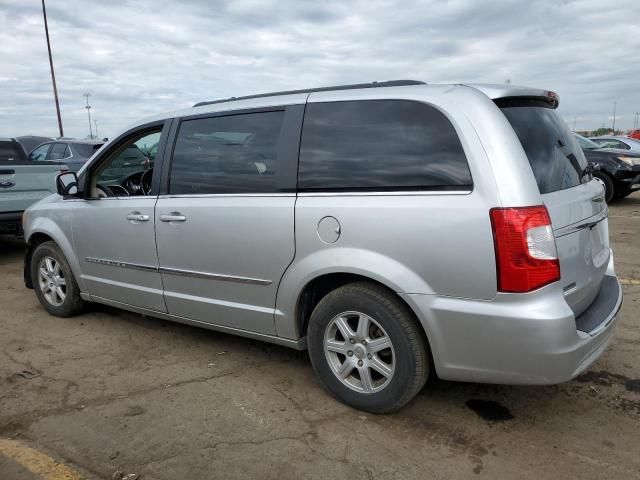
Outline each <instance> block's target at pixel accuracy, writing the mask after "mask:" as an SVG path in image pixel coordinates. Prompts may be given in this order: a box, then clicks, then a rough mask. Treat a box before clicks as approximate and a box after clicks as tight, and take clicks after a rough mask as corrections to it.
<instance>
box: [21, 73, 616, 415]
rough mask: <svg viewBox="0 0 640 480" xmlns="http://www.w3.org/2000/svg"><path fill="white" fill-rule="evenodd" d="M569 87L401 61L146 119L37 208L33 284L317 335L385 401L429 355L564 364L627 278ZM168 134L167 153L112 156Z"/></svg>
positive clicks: (525, 367) (48, 291)
mask: <svg viewBox="0 0 640 480" xmlns="http://www.w3.org/2000/svg"><path fill="white" fill-rule="evenodd" d="M557 105H558V97H557V95H555V94H554V93H553V92H548V91H545V90H539V89H532V88H524V87H514V86H511V85H425V84H422V83H421V82H416V81H394V82H383V83H372V84H361V85H356V86H343V87H334V88H323V89H313V90H303V91H294V92H282V93H274V94H268V95H256V96H251V97H243V98H235V99H229V100H222V101H214V102H205V103H201V104H198V105H196V106H195V107H194V108H192V109H188V110H182V111H178V112H174V113H170V114H166V115H160V116H157V117H153V118H149V119H146V120H144V121H142V122H141V123H140V124H139V125H138V126H135V127H133V128H130V129H128V130H127V131H125V132H123V133H122V134H121V135H119V136H118V137H117V138H116V139H115V140H113V141H111V142H110V143H109V144H107V145H106V146H105V147H104V148H103V149H102V151H101V152H99V153H98V154H97V155H96V156H95V157H94V158H92V160H91V161H90V162H89V163H88V164H87V165H86V166H85V167H83V169H82V170H81V171H80V173H79V175H78V176H77V177H76V175H75V174H74V173H67V174H64V175H61V176H60V177H59V179H58V187H59V195H54V196H51V197H49V198H47V199H45V200H43V201H41V202H39V203H38V204H37V205H35V206H34V207H32V208H30V209H29V210H28V212H27V214H26V223H25V236H26V238H27V240H28V243H29V249H28V253H27V257H26V268H25V279H26V284H27V286H28V287H33V288H35V291H36V294H37V296H38V299H39V300H40V302H41V304H42V305H43V306H44V308H45V309H46V310H47V311H49V312H50V313H51V314H53V315H58V316H63V317H64V316H70V315H75V314H77V313H79V312H80V311H81V309H82V306H83V305H84V303H85V302H99V303H104V304H107V305H112V306H115V307H120V308H123V309H127V310H131V311H134V312H140V313H144V314H147V315H152V316H156V317H159V318H165V319H170V320H174V321H177V322H182V323H186V324H190V325H196V326H201V327H205V328H209V329H214V330H219V331H223V332H228V333H233V334H237V335H243V336H247V337H250V338H254V339H259V340H265V341H269V342H273V343H277V344H280V345H285V346H289V347H293V348H296V349H305V348H308V350H309V356H310V358H311V363H312V365H313V368H314V370H315V372H316V373H317V375H318V377H319V378H320V380H321V382H322V383H323V384H324V386H325V387H326V388H327V389H328V390H329V391H330V392H332V393H333V394H334V395H335V396H337V397H338V398H339V399H341V400H342V401H344V402H345V403H347V404H349V405H351V406H354V407H356V408H360V409H363V410H368V411H371V412H390V411H394V410H397V409H399V408H400V407H402V406H403V405H404V404H406V403H407V402H409V401H410V400H411V399H412V398H413V397H414V396H415V395H416V393H417V392H418V391H419V390H420V389H421V388H422V387H423V386H424V384H425V382H426V380H427V377H428V376H429V375H437V376H439V377H440V378H444V379H448V380H460V381H470V382H492V383H507V384H552V383H557V382H564V381H566V380H569V379H571V378H573V377H575V376H576V375H578V374H579V373H580V372H582V371H583V370H585V369H586V368H587V367H588V366H589V365H590V364H591V363H592V362H594V361H595V360H596V359H597V358H598V356H599V355H600V354H601V353H602V352H603V351H604V350H605V348H606V347H607V345H608V343H609V342H610V340H611V338H612V335H613V332H614V325H615V320H616V316H617V313H618V310H619V308H620V305H621V302H622V291H621V288H620V286H619V284H618V281H617V279H616V276H615V272H614V267H613V256H612V253H611V250H610V248H609V233H608V223H607V206H606V203H605V202H604V199H603V188H602V185H601V183H599V182H598V181H595V180H592V178H591V176H590V174H589V173H588V169H587V168H586V166H587V164H586V161H585V158H584V155H583V153H582V151H581V149H580V148H579V147H578V146H577V144H576V143H575V141H574V139H573V137H572V135H571V132H570V131H569V130H568V129H567V127H566V125H565V124H564V122H563V121H562V119H561V118H560V117H559V116H558V115H557V113H556V111H555V108H556V107H557ZM150 136H159V138H160V139H159V145H158V148H157V155H156V158H155V162H154V165H153V168H150V169H146V170H145V169H141V170H139V171H138V172H134V173H128V174H127V176H126V178H121V179H118V181H114V178H113V176H112V175H111V176H110V175H105V172H109V170H110V164H111V162H113V161H116V160H117V159H118V158H119V155H120V154H121V153H122V152H123V151H125V150H126V149H127V148H131V146H132V145H137V146H139V145H142V144H151V143H153V142H152V141H151V140H149V137H150Z"/></svg>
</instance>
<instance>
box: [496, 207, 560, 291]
mask: <svg viewBox="0 0 640 480" xmlns="http://www.w3.org/2000/svg"><path fill="white" fill-rule="evenodd" d="M489 214H490V216H491V227H492V228H493V244H494V247H495V250H496V271H497V274H498V291H499V292H512V293H516V292H518V293H522V292H530V291H532V290H535V289H536V288H540V287H542V286H544V285H547V284H549V283H552V282H555V281H557V280H560V264H559V262H558V253H557V251H556V241H555V237H554V236H553V229H552V228H551V219H550V218H549V213H548V212H547V209H546V207H544V206H542V205H540V206H535V207H520V208H492V209H491V211H490V212H489Z"/></svg>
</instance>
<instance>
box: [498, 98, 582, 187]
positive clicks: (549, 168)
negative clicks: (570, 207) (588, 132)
mask: <svg viewBox="0 0 640 480" xmlns="http://www.w3.org/2000/svg"><path fill="white" fill-rule="evenodd" d="M496 103H497V104H498V106H500V109H501V110H502V113H503V114H504V115H505V117H507V120H508V121H509V123H510V124H511V126H512V127H513V130H514V131H515V133H516V135H517V136H518V139H519V140H520V143H521V144H522V148H523V149H524V151H525V153H526V154H527V158H528V159H529V164H530V165H531V170H532V171H533V175H534V177H535V179H536V182H537V184H538V188H539V189H540V193H541V194H545V193H551V192H555V191H558V190H565V189H567V188H572V187H575V186H577V185H580V184H581V183H582V182H583V181H586V180H587V179H588V177H587V176H586V175H585V174H584V171H585V168H586V166H587V161H586V159H585V157H584V154H583V153H582V149H581V148H580V146H579V145H578V142H577V141H575V139H574V138H573V135H572V133H571V131H570V130H569V128H568V127H567V125H566V124H565V122H564V120H562V118H560V116H559V115H558V114H557V112H556V111H555V110H554V109H553V108H550V107H548V106H543V105H542V104H537V103H531V102H527V101H516V102H500V101H497V102H496Z"/></svg>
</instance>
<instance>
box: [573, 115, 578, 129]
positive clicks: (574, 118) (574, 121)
mask: <svg viewBox="0 0 640 480" xmlns="http://www.w3.org/2000/svg"><path fill="white" fill-rule="evenodd" d="M576 120H577V119H576V117H575V116H574V117H573V131H574V132H575V131H576Z"/></svg>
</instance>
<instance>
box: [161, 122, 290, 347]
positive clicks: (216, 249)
mask: <svg viewBox="0 0 640 480" xmlns="http://www.w3.org/2000/svg"><path fill="white" fill-rule="evenodd" d="M300 113H301V110H300ZM284 121H285V110H284V109H281V110H272V111H257V112H256V111H254V112H249V113H242V114H235V115H234V114H226V115H218V116H213V117H207V118H193V119H185V120H182V122H181V123H180V126H179V129H178V133H177V137H176V142H175V147H174V152H173V159H172V162H171V167H170V171H169V172H168V175H167V181H166V183H167V185H166V188H167V191H166V193H167V194H166V195H161V196H160V198H159V199H158V204H157V206H156V241H157V248H158V258H159V262H160V273H161V275H162V281H163V284H164V288H165V302H166V304H167V309H168V312H169V313H170V314H171V315H175V316H176V317H181V318H185V319H191V320H195V321H198V322H204V323H209V324H214V325H220V326H226V327H232V328H236V329H241V330H248V331H251V332H258V333H263V334H270V335H273V334H275V333H276V332H275V326H274V314H275V299H276V292H277V288H278V284H279V281H280V278H281V277H282V275H283V273H284V271H285V269H286V268H287V266H288V265H289V264H290V263H291V261H292V259H293V256H294V248H295V247H294V206H295V200H296V198H295V193H294V192H293V187H294V186H295V162H296V161H297V145H296V146H294V148H288V147H289V145H288V144H287V143H285V142H284V140H281V138H282V137H283V135H282V134H281V132H283V131H285V130H286V129H285V128H283V122H284ZM298 138H299V134H298ZM292 162H293V163H292ZM164 176H165V175H164V173H163V177H164ZM287 190H288V191H287Z"/></svg>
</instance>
